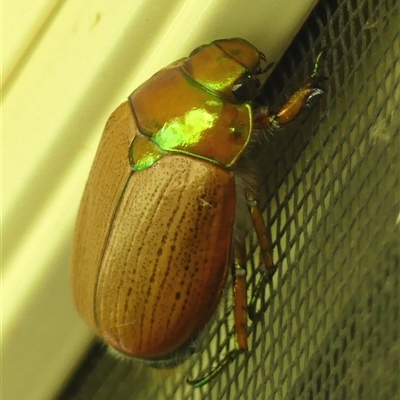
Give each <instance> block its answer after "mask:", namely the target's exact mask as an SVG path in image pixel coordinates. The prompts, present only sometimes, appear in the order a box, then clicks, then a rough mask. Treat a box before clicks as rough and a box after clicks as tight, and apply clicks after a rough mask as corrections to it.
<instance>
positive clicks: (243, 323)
mask: <svg viewBox="0 0 400 400" xmlns="http://www.w3.org/2000/svg"><path fill="white" fill-rule="evenodd" d="M235 253H236V254H235V262H234V265H233V268H232V270H233V271H232V275H233V276H232V278H233V304H234V316H235V333H236V344H237V347H238V350H239V351H247V285H246V246H245V243H244V242H243V243H238V244H237V246H236V249H235Z"/></svg>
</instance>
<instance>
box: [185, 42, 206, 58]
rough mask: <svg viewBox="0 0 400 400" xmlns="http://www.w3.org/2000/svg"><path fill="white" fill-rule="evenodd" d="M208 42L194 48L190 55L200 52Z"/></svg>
mask: <svg viewBox="0 0 400 400" xmlns="http://www.w3.org/2000/svg"><path fill="white" fill-rule="evenodd" d="M206 46H207V45H206V44H203V45H201V46H199V47H196V48H195V49H194V50H192V52H191V53H190V54H189V57H192V56H194V55H195V54H196V53H198V52H199V51H200V50H201V49H203V48H204V47H206Z"/></svg>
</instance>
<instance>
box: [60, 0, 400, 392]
mask: <svg viewBox="0 0 400 400" xmlns="http://www.w3.org/2000/svg"><path fill="white" fill-rule="evenodd" d="M399 22H400V21H399V5H398V3H397V1H396V0H381V1H372V0H365V1H362V0H358V1H342V2H337V3H336V2H333V1H321V2H320V3H319V5H318V7H317V8H316V9H315V10H314V12H313V13H312V15H311V17H310V18H309V20H308V21H307V23H306V24H305V26H304V27H303V29H302V30H301V32H300V33H299V35H298V37H297V38H296V40H295V41H294V42H293V44H292V46H291V47H290V49H289V50H288V52H287V54H286V55H285V57H284V59H283V60H282V62H281V63H280V65H279V66H278V67H277V68H276V70H275V72H274V73H273V75H272V76H271V78H270V79H269V81H268V82H267V86H266V89H267V90H266V93H268V95H267V98H266V101H271V99H273V104H280V103H282V101H283V100H284V98H285V94H286V93H290V92H291V91H292V90H293V89H294V88H296V87H299V86H300V85H301V84H302V83H304V81H305V79H306V77H307V76H308V75H309V74H310V71H312V66H313V60H314V59H315V56H316V53H317V52H318V50H319V49H321V47H322V46H323V45H325V44H326V45H327V46H328V47H329V52H328V56H327V59H326V62H325V64H324V72H325V74H326V75H327V76H329V80H328V81H327V83H326V85H325V89H326V94H325V95H324V97H323V98H322V99H321V100H320V101H319V103H318V104H317V105H316V107H314V108H313V109H312V110H311V111H310V112H309V113H307V115H305V116H303V117H302V118H300V119H299V120H298V121H297V122H296V123H295V125H294V126H293V127H292V128H290V129H288V130H285V131H283V132H275V133H274V137H273V138H272V139H271V138H270V139H269V140H268V141H267V143H265V145H263V148H262V149H261V150H260V151H259V154H258V159H259V165H260V170H261V171H263V173H264V177H265V180H264V185H263V193H262V194H263V199H264V201H263V203H264V205H265V212H264V216H265V219H266V221H268V223H267V225H268V229H269V230H270V232H271V237H272V238H273V248H274V261H275V263H276V264H277V266H278V270H277V272H276V273H275V275H274V276H273V278H272V279H270V281H269V282H267V284H266V286H265V293H264V295H263V296H262V298H261V300H260V301H259V302H258V303H259V304H258V307H259V309H260V310H262V312H263V314H262V318H260V320H259V321H257V322H255V323H252V322H250V321H249V324H248V334H249V348H250V351H249V353H248V354H243V355H240V356H239V357H238V358H237V359H236V360H235V361H234V362H232V363H231V364H230V365H229V366H228V367H227V368H225V369H224V370H223V371H222V373H221V374H220V375H219V376H218V377H216V378H215V379H214V380H213V381H211V382H210V383H209V384H207V385H205V386H204V387H201V388H197V389H193V388H192V387H191V386H189V385H187V384H186V382H185V380H186V376H191V377H195V376H197V375H198V374H201V373H205V372H207V371H208V370H209V368H210V366H212V365H215V363H217V362H218V360H219V359H220V358H221V356H222V355H223V354H225V353H226V352H227V351H229V350H230V349H233V347H234V329H233V316H232V298H231V293H230V290H227V291H226V296H225V297H224V299H223V301H222V303H221V306H220V308H219V311H218V313H217V315H216V317H215V319H214V321H213V323H212V324H211V326H210V329H209V332H208V334H207V335H206V336H205V338H204V340H203V342H202V351H201V352H199V353H198V354H195V355H193V356H192V357H191V358H190V359H189V360H188V361H187V362H186V363H184V364H183V365H181V366H179V367H177V368H175V369H173V370H165V371H164V370H151V369H148V368H147V367H145V366H144V365H142V364H140V363H135V362H126V361H121V360H116V359H115V358H114V357H113V356H111V355H110V354H108V352H107V351H106V350H105V348H104V347H103V346H102V345H100V344H96V345H94V347H93V348H92V350H91V351H90V353H89V354H88V355H87V358H86V360H84V362H83V363H82V365H81V367H80V368H79V370H78V371H77V372H76V374H75V376H74V377H72V379H71V381H70V382H69V383H68V385H67V387H66V388H65V389H64V391H63V393H62V394H61V395H60V396H59V399H60V400H63V399H71V400H72V399H119V400H120V399H148V398H152V399H178V400H180V399H219V398H222V399H293V400H294V399H296V400H298V399H374V400H377V399H390V400H393V399H400V383H399V382H400V380H399V371H400V342H399V338H400V290H399V289H400V282H399V281H400V274H399V263H400V235H399V227H400V217H399V211H400V207H399V206H400V204H399V203H400V201H399V197H400V196H399V195H400V179H399V176H400V169H399V167H400V154H399V149H400V132H399V130H400V128H399V127H400V109H399V108H400V104H399V98H400V87H399V85H400V64H399V54H400V33H399V26H400V24H399ZM247 245H248V248H249V249H250V250H251V251H250V254H249V260H248V274H247V277H248V285H249V289H248V290H249V293H251V292H252V291H254V288H255V285H256V284H257V282H258V281H259V280H260V279H261V278H262V276H263V275H262V261H261V257H260V254H259V252H258V250H257V245H256V240H255V237H253V234H252V233H250V234H249V236H248V243H247Z"/></svg>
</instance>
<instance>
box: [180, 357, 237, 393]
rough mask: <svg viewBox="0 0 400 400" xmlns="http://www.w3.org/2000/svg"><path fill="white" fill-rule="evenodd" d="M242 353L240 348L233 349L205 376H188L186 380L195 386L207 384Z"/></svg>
mask: <svg viewBox="0 0 400 400" xmlns="http://www.w3.org/2000/svg"><path fill="white" fill-rule="evenodd" d="M240 353H241V352H240V350H231V351H230V352H229V353H227V354H226V355H225V356H224V357H223V358H222V359H221V360H220V361H219V362H218V365H217V366H216V367H215V368H212V369H211V370H210V371H209V372H207V373H206V374H205V375H204V376H202V377H199V378H195V379H191V378H190V377H187V378H186V382H187V383H188V384H189V385H192V386H193V387H195V388H199V387H202V386H204V385H206V384H207V383H208V382H210V381H211V380H212V379H213V378H215V377H216V376H217V375H218V374H219V373H220V372H221V371H222V370H223V369H224V368H225V367H226V366H227V365H228V364H230V363H231V362H232V361H234V360H235V359H236V357H237V356H238V355H239V354H240Z"/></svg>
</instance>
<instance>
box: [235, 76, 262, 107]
mask: <svg viewBox="0 0 400 400" xmlns="http://www.w3.org/2000/svg"><path fill="white" fill-rule="evenodd" d="M259 88H260V81H259V80H258V79H255V78H252V77H249V76H243V77H241V78H240V79H238V80H237V81H236V83H235V84H234V85H233V87H232V92H233V95H234V96H235V98H236V100H239V101H251V100H255V99H256V97H257V96H258V92H259Z"/></svg>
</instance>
